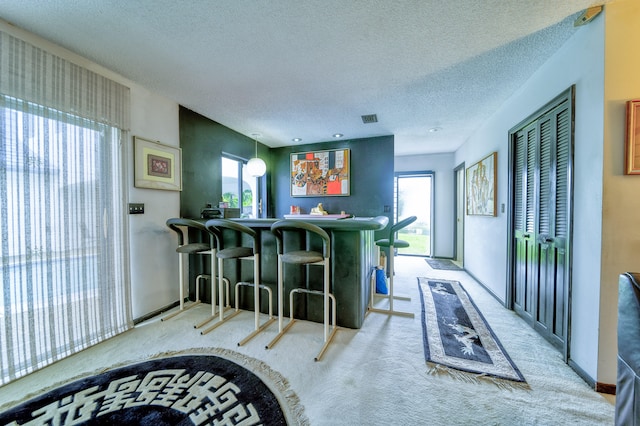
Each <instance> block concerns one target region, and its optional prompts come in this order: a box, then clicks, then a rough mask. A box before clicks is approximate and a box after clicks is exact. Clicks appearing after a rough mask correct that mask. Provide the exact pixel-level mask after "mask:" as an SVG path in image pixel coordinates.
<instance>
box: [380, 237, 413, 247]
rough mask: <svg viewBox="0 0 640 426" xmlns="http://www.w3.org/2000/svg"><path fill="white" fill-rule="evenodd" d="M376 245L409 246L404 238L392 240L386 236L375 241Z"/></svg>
mask: <svg viewBox="0 0 640 426" xmlns="http://www.w3.org/2000/svg"><path fill="white" fill-rule="evenodd" d="M376 245H377V246H380V247H391V246H393V247H395V248H407V247H409V243H408V242H406V241H405V240H393V241H391V240H390V239H388V238H383V239H382V240H378V241H376Z"/></svg>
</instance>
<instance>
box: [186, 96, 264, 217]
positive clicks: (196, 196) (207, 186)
mask: <svg viewBox="0 0 640 426" xmlns="http://www.w3.org/2000/svg"><path fill="white" fill-rule="evenodd" d="M180 147H181V148H182V188H183V189H182V193H181V194H180V215H181V216H182V217H189V218H197V217H200V212H201V210H202V209H203V208H204V207H205V206H206V204H207V203H211V204H213V206H214V207H217V205H218V202H220V201H222V172H221V169H222V160H221V158H222V154H227V155H230V156H233V157H237V158H238V159H244V160H248V159H249V158H252V157H254V156H255V141H254V140H253V139H251V138H250V137H247V136H244V135H242V134H240V133H238V132H235V131H233V130H231V129H229V128H228V127H225V126H223V125H222V124H220V123H216V122H215V121H213V120H210V119H208V118H206V117H204V116H202V115H200V114H197V113H195V112H193V111H191V110H189V109H187V108H184V107H180ZM268 152H269V148H268V147H266V146H265V145H262V144H261V143H258V156H259V157H260V158H262V159H263V160H264V161H265V163H267V170H269V167H270V166H269V154H268ZM266 176H268V174H267V175H266ZM266 176H265V177H263V178H262V179H261V181H262V182H261V188H260V189H261V191H262V193H263V194H265V193H266V182H267V178H266Z"/></svg>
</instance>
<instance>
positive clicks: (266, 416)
mask: <svg viewBox="0 0 640 426" xmlns="http://www.w3.org/2000/svg"><path fill="white" fill-rule="evenodd" d="M216 352H218V353H217V354H216V355H207V354H197V355H181V356H170V357H166V358H158V359H152V360H149V361H145V362H141V363H137V364H130V365H127V366H124V367H119V368H115V369H112V370H109V371H106V372H103V373H100V374H96V375H93V376H89V377H85V378H83V379H80V380H77V381H74V382H72V383H68V384H65V385H63V386H61V387H57V388H55V389H52V390H49V391H47V392H46V393H43V394H42V395H40V396H38V397H35V398H33V399H31V400H29V401H27V402H24V403H22V404H20V405H18V406H16V407H14V408H11V409H10V410H8V411H5V412H3V413H0V424H2V425H5V424H12V425H20V424H25V423H29V424H55V425H69V424H74V425H75V424H91V425H133V424H135V425H149V426H151V425H153V426H158V425H214V424H216V425H218V424H242V425H260V424H263V425H267V424H268V425H288V424H308V419H307V418H306V416H305V415H304V413H303V412H302V408H301V407H300V406H299V402H298V398H297V396H296V395H295V394H294V393H292V392H291V391H290V390H288V384H287V381H286V379H284V378H282V377H281V376H280V375H279V373H276V372H274V371H273V370H271V369H270V368H269V367H268V366H267V365H266V364H264V363H263V362H262V361H259V360H256V359H253V358H249V357H245V356H244V355H241V354H238V353H236V352H233V351H227V350H224V349H220V350H216ZM230 358H231V359H233V361H232V360H231V359H230ZM236 361H239V362H240V363H237V362H236ZM240 364H243V365H240ZM250 369H251V370H254V371H255V373H256V374H254V372H252V371H249V370H250ZM258 375H260V376H261V377H267V378H268V379H267V380H266V381H267V382H270V383H268V384H267V383H265V381H263V379H261V378H260V377H258Z"/></svg>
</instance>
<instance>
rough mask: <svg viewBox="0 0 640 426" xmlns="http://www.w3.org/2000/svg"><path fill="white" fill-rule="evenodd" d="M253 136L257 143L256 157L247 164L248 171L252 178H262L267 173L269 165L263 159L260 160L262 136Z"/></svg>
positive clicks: (256, 134)
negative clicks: (260, 137)
mask: <svg viewBox="0 0 640 426" xmlns="http://www.w3.org/2000/svg"><path fill="white" fill-rule="evenodd" d="M251 136H253V137H254V138H255V141H256V156H255V157H253V158H252V159H250V160H249V161H248V162H247V171H248V172H249V174H250V175H251V176H254V177H261V176H263V175H264V174H265V173H266V171H267V165H266V164H265V162H264V161H263V160H262V159H261V158H258V136H260V135H259V134H258V133H253V134H252V135H251Z"/></svg>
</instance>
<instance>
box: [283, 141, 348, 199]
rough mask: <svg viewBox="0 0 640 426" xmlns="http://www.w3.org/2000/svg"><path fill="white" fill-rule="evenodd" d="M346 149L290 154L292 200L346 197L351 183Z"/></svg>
mask: <svg viewBox="0 0 640 426" xmlns="http://www.w3.org/2000/svg"><path fill="white" fill-rule="evenodd" d="M350 157H351V151H350V149H349V148H339V149H329V150H324V151H308V152H296V153H292V154H290V161H289V164H290V174H289V176H290V184H289V186H290V195H291V196H292V197H332V196H343V197H346V196H349V195H350V192H351V189H350V180H351V164H350Z"/></svg>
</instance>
